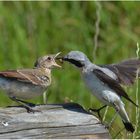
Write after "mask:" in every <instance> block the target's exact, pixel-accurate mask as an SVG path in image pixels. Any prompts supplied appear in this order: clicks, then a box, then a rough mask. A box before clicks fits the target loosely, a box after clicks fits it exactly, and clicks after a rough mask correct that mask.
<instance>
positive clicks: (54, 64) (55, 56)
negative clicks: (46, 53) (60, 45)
mask: <svg viewBox="0 0 140 140" xmlns="http://www.w3.org/2000/svg"><path fill="white" fill-rule="evenodd" d="M60 54H61V52H59V53H57V54H55V55H54V62H53V66H55V67H58V68H61V66H60V65H58V64H57V63H56V62H55V59H57V56H58V55H60Z"/></svg>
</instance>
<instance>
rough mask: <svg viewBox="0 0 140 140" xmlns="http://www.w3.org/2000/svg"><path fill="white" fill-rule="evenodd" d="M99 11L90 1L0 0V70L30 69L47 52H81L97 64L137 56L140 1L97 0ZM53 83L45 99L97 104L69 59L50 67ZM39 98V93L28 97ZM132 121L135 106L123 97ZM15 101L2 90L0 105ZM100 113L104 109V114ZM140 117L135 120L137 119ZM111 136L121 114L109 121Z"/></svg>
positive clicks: (130, 91)
mask: <svg viewBox="0 0 140 140" xmlns="http://www.w3.org/2000/svg"><path fill="white" fill-rule="evenodd" d="M99 4H100V6H101V7H100V10H99V15H98V16H97V15H96V12H97V10H98V8H97V5H96V3H95V2H94V1H90V2H86V1H85V2H83V1H81V2H80V1H79V2H76V1H71V2H58V1H55V2H53V1H52V2H45V1H42V2H40V1H38V2H31V1H26V2H20V1H13V2H2V1H1V2H0V50H1V52H0V69H1V70H6V69H17V68H32V67H33V64H34V62H35V60H36V59H37V58H38V57H39V56H42V55H45V54H48V53H57V52H60V51H61V52H62V53H63V54H66V53H68V52H69V51H71V50H80V51H83V52H84V53H85V54H86V55H87V56H88V57H89V58H90V60H93V61H94V62H95V63H96V64H109V63H117V62H119V61H121V60H123V59H127V58H131V57H135V56H136V55H135V50H136V47H135V44H136V42H139V36H140V26H139V20H138V18H137V17H139V13H140V10H139V2H124V1H121V2H100V3H99ZM97 17H98V18H100V22H99V24H98V25H99V26H98V27H99V33H98V37H97V41H98V42H97V49H96V59H95V60H94V59H93V58H94V56H93V51H94V47H95V42H94V36H95V34H96V33H97V30H96V26H95V23H96V21H97ZM52 79H53V83H52V85H51V86H50V88H49V89H48V91H47V102H48V103H63V102H68V101H73V102H76V103H79V104H81V105H82V106H84V107H85V108H86V109H88V108H89V107H90V108H91V107H94V108H96V107H97V108H98V107H100V106H101V104H100V102H99V101H98V100H96V99H95V98H94V97H93V96H92V95H91V94H90V92H89V91H88V90H87V89H86V87H85V85H84V83H83V82H82V80H81V78H80V74H79V72H78V71H77V70H75V69H74V68H73V67H72V66H70V65H69V64H63V69H61V70H59V69H55V70H53V72H52ZM139 86H140V83H138V85H137V83H136V84H135V85H134V86H132V87H130V88H129V89H127V92H128V94H129V96H131V98H132V99H133V100H134V99H135V100H136V101H139V100H140V95H139V94H137V95H138V96H137V97H135V96H136V90H137V89H138V87H139ZM137 92H139V91H137ZM32 101H33V102H36V103H43V97H39V98H36V99H33V100H32ZM123 101H124V103H125V104H126V110H127V112H128V114H129V117H130V120H131V121H132V122H133V124H135V122H136V116H137V115H136V113H135V111H134V110H135V107H134V106H132V105H131V104H130V103H128V102H126V101H125V100H123ZM13 104H15V103H14V102H12V101H11V100H9V98H8V97H7V96H6V95H5V93H4V92H2V91H1V93H0V106H2V107H5V106H7V105H13ZM108 112H109V113H107V115H106V119H105V121H107V122H108V121H109V120H110V119H111V118H112V116H113V113H114V110H112V109H111V108H108ZM103 113H104V112H102V114H103ZM137 121H138V120H137ZM112 127H113V130H111V131H110V133H111V134H112V136H115V135H116V134H117V132H118V131H119V130H121V129H122V128H123V124H122V122H121V120H120V118H119V117H117V119H116V120H115V122H114V123H113V126H112ZM139 131H140V127H139V125H137V132H136V133H135V134H134V135H132V134H130V135H127V133H126V131H125V130H123V131H122V132H121V134H119V135H118V136H117V138H136V137H137V136H138V135H139Z"/></svg>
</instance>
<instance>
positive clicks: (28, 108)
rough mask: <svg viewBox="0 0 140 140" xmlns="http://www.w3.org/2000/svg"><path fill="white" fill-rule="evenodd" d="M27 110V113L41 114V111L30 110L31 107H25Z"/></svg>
mask: <svg viewBox="0 0 140 140" xmlns="http://www.w3.org/2000/svg"><path fill="white" fill-rule="evenodd" d="M25 108H26V110H27V113H35V112H41V110H35V109H32V108H30V107H25Z"/></svg>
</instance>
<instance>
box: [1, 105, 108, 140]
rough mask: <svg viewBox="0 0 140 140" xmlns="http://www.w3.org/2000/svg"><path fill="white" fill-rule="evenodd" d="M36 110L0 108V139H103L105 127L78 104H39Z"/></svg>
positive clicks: (106, 134)
mask: <svg viewBox="0 0 140 140" xmlns="http://www.w3.org/2000/svg"><path fill="white" fill-rule="evenodd" d="M35 109H39V110H42V112H37V113H34V114H32V113H27V112H26V111H25V109H22V108H19V107H10V108H4V109H2V108H1V109H0V138H13V139H15V138H40V139H46V138H100V139H101V138H104V139H105V138H106V139H109V138H110V135H109V133H108V130H107V129H105V127H104V126H103V125H102V124H101V123H100V121H99V120H98V119H97V118H96V117H95V116H93V115H91V114H89V113H88V112H86V111H85V110H84V109H83V108H82V107H81V106H80V105H78V104H74V103H69V104H61V105H41V106H36V107H35Z"/></svg>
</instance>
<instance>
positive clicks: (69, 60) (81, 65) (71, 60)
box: [63, 58, 84, 67]
mask: <svg viewBox="0 0 140 140" xmlns="http://www.w3.org/2000/svg"><path fill="white" fill-rule="evenodd" d="M63 60H64V61H68V62H70V63H72V64H74V65H75V66H77V67H83V66H84V65H83V64H81V62H79V61H76V60H74V59H67V58H65V59H63Z"/></svg>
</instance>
